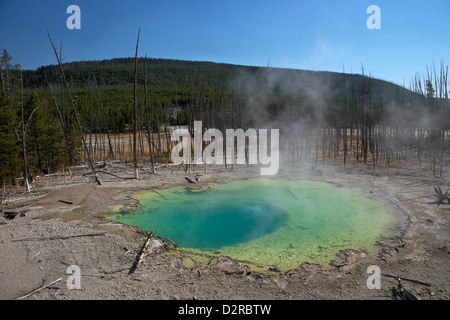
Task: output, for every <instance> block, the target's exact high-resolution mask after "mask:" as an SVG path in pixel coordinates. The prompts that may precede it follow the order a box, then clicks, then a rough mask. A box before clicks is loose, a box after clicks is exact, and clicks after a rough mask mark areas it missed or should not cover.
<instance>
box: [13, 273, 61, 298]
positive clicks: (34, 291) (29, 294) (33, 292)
mask: <svg viewBox="0 0 450 320" xmlns="http://www.w3.org/2000/svg"><path fill="white" fill-rule="evenodd" d="M61 280H62V278H59V279H57V280H55V281H53V282H50V283H49V284H47V285H45V286H43V287H40V288H39V289H36V290H33V291H31V292H30V293H28V294H26V295H24V296H22V297H20V298H17V300H22V299H24V298H26V297H29V296H31V295H32V294H35V293H36V292H38V291H41V290H42V289H45V288H47V287H50V286H51V285H52V284H55V283H57V282H58V281H61Z"/></svg>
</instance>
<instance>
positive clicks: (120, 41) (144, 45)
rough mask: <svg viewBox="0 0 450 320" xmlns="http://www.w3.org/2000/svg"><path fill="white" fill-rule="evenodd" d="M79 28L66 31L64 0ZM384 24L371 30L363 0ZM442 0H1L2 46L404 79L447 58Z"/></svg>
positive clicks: (447, 11)
mask: <svg viewBox="0 0 450 320" xmlns="http://www.w3.org/2000/svg"><path fill="white" fill-rule="evenodd" d="M72 4H75V5H78V6H79V7H80V9H81V29H80V30H69V29H68V28H67V27H66V20H67V18H68V17H69V16H70V14H67V13H66V9H67V7H68V6H69V5H72ZM373 4H374V5H378V6H379V7H380V10H381V29H380V30H369V29H368V28H367V27H366V21H367V19H368V18H369V16H370V14H368V13H367V12H366V10H367V7H368V6H369V5H373ZM449 17H450V1H448V0H431V1H425V0H408V1H406V0H370V1H369V0H327V1H326V0H318V1H309V0H308V1H303V0H296V1H266V0H258V1H256V0H240V1H239V0H229V1H226V0H222V1H215V0H209V1H204V0H201V1H200V0H199V1H190V0H184V1H183V0H171V1H162V0H159V1H153V0H152V1H149V0H147V1H144V0H143V1H117V0H109V1H85V0H70V1H65V0H46V1H43V0H40V1H38V0H35V1H24V0H15V1H12V0H0V48H2V49H3V48H5V49H7V50H8V52H9V53H10V54H11V55H12V56H13V57H14V61H13V63H18V64H21V65H22V66H23V68H24V69H36V68H37V67H39V66H42V65H48V64H55V63H56V60H55V57H54V55H53V52H52V48H51V46H50V42H49V40H48V37H47V28H48V29H49V30H50V33H51V35H52V38H53V41H54V42H55V44H56V46H57V47H58V48H59V46H60V45H61V43H62V47H63V57H64V59H65V61H67V62H68V61H79V60H102V59H109V58H117V57H131V56H134V52H135V46H136V38H137V32H138V29H139V28H141V39H140V47H139V56H145V55H148V56H149V57H152V58H170V59H186V60H196V61H213V62H224V63H233V64H243V65H252V66H267V65H268V64H269V65H270V66H272V67H282V68H294V69H306V70H325V71H337V72H341V71H342V70H343V69H344V68H345V72H350V71H353V72H355V73H358V72H360V71H361V64H362V65H364V69H365V71H366V73H371V74H372V76H375V77H377V78H381V79H384V80H388V81H392V82H395V83H398V84H400V85H402V84H403V82H405V84H406V86H409V81H410V79H411V77H413V76H414V74H415V73H416V72H422V73H424V72H426V66H427V64H428V66H431V65H432V64H433V62H434V63H435V64H436V66H437V67H439V65H440V63H441V62H443V63H444V64H445V65H448V64H449V61H450V30H449V29H450V23H449Z"/></svg>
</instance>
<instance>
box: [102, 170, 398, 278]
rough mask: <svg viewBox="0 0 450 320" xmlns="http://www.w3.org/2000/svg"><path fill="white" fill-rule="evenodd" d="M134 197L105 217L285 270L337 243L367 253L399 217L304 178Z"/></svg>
mask: <svg viewBox="0 0 450 320" xmlns="http://www.w3.org/2000/svg"><path fill="white" fill-rule="evenodd" d="M135 198H136V199H138V200H139V202H140V208H139V209H138V210H136V211H133V212H130V213H128V212H119V213H117V214H114V215H112V216H111V218H112V219H113V220H115V221H119V222H122V223H125V224H130V225H135V226H139V227H141V228H142V229H144V230H147V231H151V230H155V232H156V234H157V235H158V236H161V237H164V236H166V237H169V238H170V239H171V240H173V241H174V242H175V243H177V244H178V245H179V246H180V247H182V248H184V249H189V251H191V252H193V253H207V254H213V255H218V254H221V255H226V256H229V257H231V258H233V259H236V260H239V261H241V262H243V263H246V264H249V265H251V266H253V267H256V268H263V269H267V267H269V266H270V265H277V266H278V267H280V268H281V269H283V270H288V269H292V268H297V267H298V266H299V265H300V264H301V263H302V262H304V261H307V262H312V263H319V264H322V265H324V266H329V263H330V261H331V260H333V259H334V258H336V256H337V255H338V254H339V250H341V249H348V248H351V249H356V250H361V251H365V252H371V251H373V250H374V248H375V244H376V241H377V240H381V239H383V238H386V237H389V236H392V235H393V233H394V232H395V231H396V229H397V226H398V223H399V222H400V217H399V215H398V214H397V213H396V212H395V211H394V210H393V209H391V208H390V206H387V205H386V204H384V203H381V202H379V201H375V200H373V199H371V198H370V197H368V196H365V195H363V194H361V193H358V192H355V191H352V190H350V189H347V188H343V187H336V186H334V185H332V184H329V183H323V182H313V181H305V180H297V181H295V180H294V181H293V180H287V179H263V178H256V179H249V180H239V181H234V182H229V183H224V184H214V185H210V188H209V189H207V190H202V191H192V190H190V189H188V188H185V187H174V188H169V189H163V190H157V191H156V190H155V191H147V192H144V193H140V194H137V195H135ZM198 256H199V255H197V256H196V258H195V259H198ZM200 256H201V255H200Z"/></svg>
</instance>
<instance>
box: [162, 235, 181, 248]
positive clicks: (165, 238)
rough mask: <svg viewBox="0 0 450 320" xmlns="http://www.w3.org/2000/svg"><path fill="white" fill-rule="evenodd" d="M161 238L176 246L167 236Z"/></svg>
mask: <svg viewBox="0 0 450 320" xmlns="http://www.w3.org/2000/svg"><path fill="white" fill-rule="evenodd" d="M163 239H164V240H166V241H167V242H169V243H170V244H172V245H173V246H174V247H175V248H176V247H178V245H177V244H176V243H175V242H173V241H172V240H171V239H170V238H169V237H164V238H163Z"/></svg>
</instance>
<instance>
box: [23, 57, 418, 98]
mask: <svg viewBox="0 0 450 320" xmlns="http://www.w3.org/2000/svg"><path fill="white" fill-rule="evenodd" d="M138 65H139V70H138V84H139V85H143V84H144V69H146V78H147V85H148V86H149V87H150V88H151V87H160V88H167V89H168V88H192V87H194V86H201V87H205V88H206V89H217V88H221V89H225V90H226V91H231V90H232V88H233V87H234V90H237V91H242V90H245V91H246V92H247V93H248V91H249V90H252V89H253V88H249V86H248V84H249V80H250V83H253V84H256V86H257V87H258V88H259V89H262V88H266V89H270V90H272V89H274V88H276V87H278V89H279V90H281V91H283V90H284V91H288V92H289V93H293V92H295V94H300V95H303V94H305V93H307V92H310V91H319V92H320V93H321V94H323V95H324V96H326V97H327V98H328V97H334V98H337V97H339V98H342V97H344V96H346V95H347V96H350V95H351V94H352V92H351V91H352V90H353V95H354V96H355V97H359V96H361V94H362V88H363V77H362V71H361V73H359V74H348V73H336V72H327V71H307V70H297V69H282V68H272V67H253V66H242V65H232V64H224V63H214V62H206V61H185V60H171V59H155V58H139V59H138ZM64 70H65V74H66V77H67V79H68V80H69V81H70V83H71V84H72V85H73V86H75V87H77V86H78V87H79V86H81V87H83V86H86V85H92V84H93V82H94V80H95V82H96V83H97V84H98V85H100V86H123V85H132V84H133V81H134V58H117V59H110V60H95V61H77V62H70V63H65V64H64ZM369 80H370V81H369ZM47 82H48V83H58V82H60V71H59V66H57V65H50V66H42V67H40V68H38V69H37V70H36V71H32V70H27V71H24V86H25V87H26V88H27V87H28V88H36V87H38V88H39V87H47ZM365 86H366V90H370V91H371V96H372V97H373V98H374V99H376V100H383V101H384V102H387V101H391V100H396V101H398V100H402V101H404V100H408V97H410V94H411V92H410V91H409V90H407V89H404V88H403V87H401V86H398V85H396V84H393V83H390V82H387V81H383V80H379V79H374V78H370V77H367V74H366V75H365ZM344 88H345V89H346V90H344Z"/></svg>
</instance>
